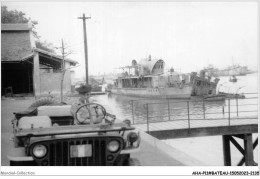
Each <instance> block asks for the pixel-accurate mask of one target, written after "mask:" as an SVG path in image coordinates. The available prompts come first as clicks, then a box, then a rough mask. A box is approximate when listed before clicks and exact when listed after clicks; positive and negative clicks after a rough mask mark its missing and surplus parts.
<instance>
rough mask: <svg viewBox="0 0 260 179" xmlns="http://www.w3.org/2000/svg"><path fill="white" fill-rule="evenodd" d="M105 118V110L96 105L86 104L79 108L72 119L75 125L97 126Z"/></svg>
mask: <svg viewBox="0 0 260 179" xmlns="http://www.w3.org/2000/svg"><path fill="white" fill-rule="evenodd" d="M105 117H106V109H105V108H104V107H103V106H102V105H100V104H96V103H88V104H83V105H81V106H79V108H78V109H77V110H76V112H75V115H74V118H75V119H76V120H75V124H97V123H101V122H102V120H103V119H104V118H105Z"/></svg>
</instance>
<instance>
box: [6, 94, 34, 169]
mask: <svg viewBox="0 0 260 179" xmlns="http://www.w3.org/2000/svg"><path fill="white" fill-rule="evenodd" d="M32 101H33V100H14V99H5V100H1V165H2V166H8V165H9V160H8V159H7V154H8V151H10V149H12V148H13V141H10V138H11V137H12V124H11V120H12V119H13V112H18V111H22V110H24V109H26V108H27V107H28V106H30V105H31V104H32Z"/></svg>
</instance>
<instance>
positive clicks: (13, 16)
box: [1, 6, 55, 53]
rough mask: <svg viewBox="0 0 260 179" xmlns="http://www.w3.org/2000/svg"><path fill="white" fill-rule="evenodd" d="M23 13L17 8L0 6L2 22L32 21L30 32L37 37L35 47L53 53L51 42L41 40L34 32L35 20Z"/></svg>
mask: <svg viewBox="0 0 260 179" xmlns="http://www.w3.org/2000/svg"><path fill="white" fill-rule="evenodd" d="M25 15H26V14H25V13H24V12H22V11H17V10H8V9H7V6H1V21H2V23H3V24H7V23H28V22H29V21H31V23H32V32H33V35H34V37H35V38H36V39H37V41H36V47H37V48H39V49H42V50H45V51H48V52H51V53H55V50H54V49H53V48H52V44H51V43H47V42H46V41H45V42H41V41H40V40H39V39H40V36H38V34H37V32H36V25H37V24H38V22H37V21H34V20H31V18H27V17H25Z"/></svg>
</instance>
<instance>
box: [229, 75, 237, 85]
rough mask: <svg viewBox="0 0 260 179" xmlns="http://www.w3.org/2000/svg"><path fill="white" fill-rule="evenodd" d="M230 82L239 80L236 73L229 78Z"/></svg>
mask: <svg viewBox="0 0 260 179" xmlns="http://www.w3.org/2000/svg"><path fill="white" fill-rule="evenodd" d="M229 82H233V83H236V82H237V78H236V76H235V75H232V76H231V77H230V78H229Z"/></svg>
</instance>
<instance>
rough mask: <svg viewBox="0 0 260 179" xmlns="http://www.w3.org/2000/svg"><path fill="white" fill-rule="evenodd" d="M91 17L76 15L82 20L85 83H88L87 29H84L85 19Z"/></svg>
mask: <svg viewBox="0 0 260 179" xmlns="http://www.w3.org/2000/svg"><path fill="white" fill-rule="evenodd" d="M90 18H91V17H86V16H85V14H83V16H82V17H78V19H82V20H83V33H84V45H85V64H86V85H88V46H87V30H86V19H90Z"/></svg>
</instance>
